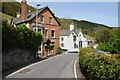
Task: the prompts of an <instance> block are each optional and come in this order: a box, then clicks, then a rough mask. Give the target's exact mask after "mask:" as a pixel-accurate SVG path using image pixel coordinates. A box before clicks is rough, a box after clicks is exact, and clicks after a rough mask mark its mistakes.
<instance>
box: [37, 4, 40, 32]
mask: <svg viewBox="0 0 120 80" xmlns="http://www.w3.org/2000/svg"><path fill="white" fill-rule="evenodd" d="M38 6H41V5H40V4H37V10H36V31H37V32H38V30H37V18H38V15H37V14H38Z"/></svg>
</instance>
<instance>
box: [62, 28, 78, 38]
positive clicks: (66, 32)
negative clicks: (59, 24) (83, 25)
mask: <svg viewBox="0 0 120 80" xmlns="http://www.w3.org/2000/svg"><path fill="white" fill-rule="evenodd" d="M71 32H75V34H76V35H78V34H79V32H80V29H76V30H75V29H74V30H72V31H70V30H69V29H67V30H61V31H60V36H69V35H70V34H71Z"/></svg>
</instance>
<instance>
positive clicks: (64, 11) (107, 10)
mask: <svg viewBox="0 0 120 80" xmlns="http://www.w3.org/2000/svg"><path fill="white" fill-rule="evenodd" d="M28 4H29V5H31V6H33V7H35V8H36V5H37V4H41V6H39V7H38V8H42V7H44V6H48V7H49V8H50V9H51V10H52V11H54V12H55V16H57V17H60V18H71V19H77V20H87V21H91V22H95V23H99V24H104V25H107V26H110V27H118V2H28Z"/></svg>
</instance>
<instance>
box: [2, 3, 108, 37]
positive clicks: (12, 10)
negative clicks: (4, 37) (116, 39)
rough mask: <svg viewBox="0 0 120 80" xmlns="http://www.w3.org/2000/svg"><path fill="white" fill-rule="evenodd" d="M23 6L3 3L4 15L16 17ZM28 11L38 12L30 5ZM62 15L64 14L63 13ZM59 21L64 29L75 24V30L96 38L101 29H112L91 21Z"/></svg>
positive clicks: (60, 19)
mask: <svg viewBox="0 0 120 80" xmlns="http://www.w3.org/2000/svg"><path fill="white" fill-rule="evenodd" d="M20 8H21V4H20V3H19V2H3V5H2V13H4V15H5V14H7V15H5V16H6V17H7V16H8V15H9V16H12V17H16V14H17V12H18V11H19V10H20ZM28 10H30V11H34V10H36V9H35V8H34V7H32V6H29V5H28ZM61 14H62V13H61ZM8 18H10V17H8ZM57 19H58V21H59V22H60V24H61V25H62V27H63V29H69V25H70V24H71V23H74V25H75V29H80V28H81V29H82V32H83V33H84V34H86V35H89V36H92V37H95V35H96V32H97V31H99V30H101V29H110V28H109V27H108V26H106V25H103V24H98V23H94V22H90V21H85V20H81V21H79V20H75V19H64V18H58V17H57Z"/></svg>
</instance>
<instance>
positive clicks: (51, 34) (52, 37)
mask: <svg viewBox="0 0 120 80" xmlns="http://www.w3.org/2000/svg"><path fill="white" fill-rule="evenodd" d="M52 31H54V36H52ZM51 37H52V38H55V29H52V30H51Z"/></svg>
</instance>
